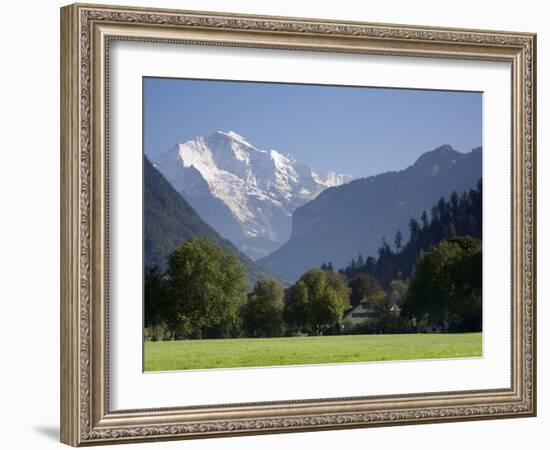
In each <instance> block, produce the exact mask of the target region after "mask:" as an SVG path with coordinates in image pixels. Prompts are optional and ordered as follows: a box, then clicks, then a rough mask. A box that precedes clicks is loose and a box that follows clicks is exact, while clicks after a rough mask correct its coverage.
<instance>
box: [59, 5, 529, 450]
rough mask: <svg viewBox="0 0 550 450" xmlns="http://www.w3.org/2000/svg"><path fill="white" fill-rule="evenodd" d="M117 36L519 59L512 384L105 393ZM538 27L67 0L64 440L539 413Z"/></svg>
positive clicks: (514, 63) (515, 66) (77, 442)
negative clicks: (340, 394) (214, 399)
mask: <svg viewBox="0 0 550 450" xmlns="http://www.w3.org/2000/svg"><path fill="white" fill-rule="evenodd" d="M113 40H137V41H144V42H171V43H183V44H208V45H218V46H237V47H256V48H266V49H287V50H288V49H290V50H301V51H323V52H341V53H360V54H382V55H407V56H415V57H425V58H456V59H467V60H494V61H506V62H509V63H510V64H511V67H512V86H511V93H512V117H511V124H512V148H511V157H512V174H511V175H512V183H511V187H510V188H511V192H512V205H511V208H512V236H511V242H512V267H511V274H512V299H511V301H512V305H511V308H512V325H511V326H512V355H511V370H512V377H511V378H512V383H511V386H510V388H509V389H495V390H484V391H461V392H446V393H420V394H416V393H415V394H412V393H411V394H408V395H394V396H377V397H352V398H340V399H315V400H307V401H301V400H294V401H286V402H264V403H252V404H237V405H213V406H207V407H181V408H173V409H156V410H132V411H112V410H110V408H109V395H108V392H109V391H108V333H107V324H108V298H107V286H108V281H109V280H108V267H107V261H108V259H107V255H108V240H107V227H108V195H107V187H108V182H109V180H108V170H107V167H108V132H109V128H108V110H107V108H106V105H107V99H108V72H107V68H108V57H109V43H110V42H111V41H113ZM535 58H536V35H535V34H531V33H516V32H503V31H485V30H468V29H447V28H435V27H419V26H405V25H388V24H377V23H360V22H336V21H329V20H314V19H301V18H288V17H266V16H250V15H243V14H227V13H211V12H196V11H177V10H166V9H144V8H131V7H115V6H107V5H86V4H74V5H70V6H66V7H63V8H62V9H61V441H62V442H64V443H66V444H70V445H73V446H81V445H97V444H109V443H122V442H136V441H150V440H163V439H182V438H204V437H215V436H234V435H248V434H261V433H279V432H297V431H313V430H326V429H342V428H353V427H367V426H385V425H399V424H420V423H433V422H447V421H458V420H476V419H478V420H479V419H496V418H504V417H529V416H534V415H535V414H536V335H535V332H536V328H535V325H536V316H535V314H536V311H535V298H536V292H535V289H536V282H535V281H536V280H535V276H536V272H535V270H536V267H535V261H536V211H535V204H536V196H535V189H536V185H535V182H536V181H535V180H536V172H535V163H536V161H535V146H536V142H535V140H536V131H535V126H536V122H535V106H536V105H535V98H536V92H535V85H536V72H535V70H536V59H535Z"/></svg>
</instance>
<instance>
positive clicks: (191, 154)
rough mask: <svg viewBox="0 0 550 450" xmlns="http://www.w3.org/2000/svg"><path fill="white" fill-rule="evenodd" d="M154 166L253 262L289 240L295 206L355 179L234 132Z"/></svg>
mask: <svg viewBox="0 0 550 450" xmlns="http://www.w3.org/2000/svg"><path fill="white" fill-rule="evenodd" d="M153 163H154V165H155V167H156V168H157V169H158V170H159V171H160V172H161V173H162V174H163V175H164V177H165V178H166V179H167V180H168V181H169V182H170V184H171V185H172V187H173V188H174V189H175V190H176V191H177V192H179V193H180V194H181V195H182V196H183V197H185V199H186V200H187V201H188V202H189V203H190V205H191V206H192V207H193V208H194V209H195V210H196V211H197V213H198V214H199V215H200V217H201V218H202V219H203V220H204V221H205V222H207V223H208V224H209V225H211V226H212V227H213V228H214V229H215V230H216V231H217V232H218V233H219V234H220V235H221V236H223V237H224V238H226V239H229V240H230V241H231V242H233V243H234V244H235V245H236V246H237V247H238V248H239V249H240V250H241V251H243V252H244V253H246V254H247V255H248V256H250V257H251V258H252V259H256V258H260V257H265V256H267V255H268V254H270V253H272V252H273V251H275V250H276V249H278V248H279V247H280V246H281V245H282V244H284V243H285V242H287V241H288V239H289V237H290V234H291V228H292V213H293V212H294V211H295V210H296V209H297V208H299V207H300V206H302V205H304V204H305V203H307V202H309V201H311V200H313V199H314V198H315V197H317V196H318V195H319V194H320V193H321V192H323V191H324V190H325V189H327V188H330V187H333V186H338V185H341V184H343V183H346V182H348V181H350V180H351V177H350V176H346V175H340V174H336V173H334V172H329V173H327V174H320V173H318V172H316V171H315V170H314V169H312V168H311V167H309V166H308V165H306V164H303V163H300V162H298V161H296V160H295V159H294V158H293V157H292V156H290V155H285V154H283V153H280V152H279V151H277V150H273V149H270V150H263V149H259V148H257V147H255V146H254V145H252V144H251V143H250V142H249V141H248V140H246V139H245V138H244V137H242V136H240V135H239V134H237V133H235V132H233V131H229V132H223V131H218V132H215V133H213V134H212V135H210V136H208V137H201V136H199V137H196V138H194V139H191V140H189V141H186V142H183V143H179V144H177V145H176V146H174V147H173V148H172V149H170V150H168V151H166V152H165V153H163V154H161V155H160V156H158V157H157V158H155V159H154V161H153Z"/></svg>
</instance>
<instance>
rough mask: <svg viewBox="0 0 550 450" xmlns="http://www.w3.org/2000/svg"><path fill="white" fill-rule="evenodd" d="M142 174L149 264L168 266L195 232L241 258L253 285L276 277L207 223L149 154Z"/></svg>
mask: <svg viewBox="0 0 550 450" xmlns="http://www.w3.org/2000/svg"><path fill="white" fill-rule="evenodd" d="M143 174H144V183H143V185H144V190H143V194H144V211H143V219H144V220H143V226H144V245H143V253H144V263H145V265H146V266H148V267H152V266H155V265H156V266H159V267H160V268H161V269H163V270H164V269H166V264H167V261H168V256H169V255H170V254H171V253H172V252H173V251H174V250H175V249H176V248H177V247H178V246H179V245H181V244H182V243H184V242H185V241H186V240H188V239H189V238H191V237H193V236H203V237H206V238H208V239H209V240H210V241H211V242H213V243H214V244H216V245H218V246H219V247H221V248H223V249H224V250H225V251H226V252H227V253H230V254H232V255H234V256H236V257H237V259H239V262H240V263H241V264H242V265H243V266H244V268H245V269H246V272H247V277H248V281H249V282H250V284H251V285H252V284H254V283H255V282H256V281H258V280H260V279H262V278H270V277H273V276H272V275H271V274H270V273H269V272H268V271H266V270H265V269H262V268H260V267H258V266H257V265H256V264H254V263H253V262H252V260H251V259H250V258H249V257H248V256H246V255H245V254H243V253H242V252H240V251H239V250H238V249H237V248H236V247H235V246H234V245H233V244H232V243H231V242H229V241H228V240H227V239H224V238H222V237H221V236H220V235H219V234H218V233H217V232H216V231H215V230H214V229H213V228H212V227H211V226H210V225H208V224H206V223H205V222H204V221H203V220H202V219H201V218H200V217H199V215H198V214H197V213H196V212H195V210H194V209H193V207H192V206H191V205H189V203H187V202H186V201H185V199H184V198H183V197H182V196H181V195H180V194H179V193H178V192H176V191H175V190H174V188H173V187H172V186H171V185H170V183H169V182H168V181H167V180H166V179H165V178H164V177H163V176H162V175H161V174H160V172H159V171H158V170H157V169H156V168H155V167H154V166H153V165H152V164H151V163H150V162H149V160H148V159H147V158H144V161H143Z"/></svg>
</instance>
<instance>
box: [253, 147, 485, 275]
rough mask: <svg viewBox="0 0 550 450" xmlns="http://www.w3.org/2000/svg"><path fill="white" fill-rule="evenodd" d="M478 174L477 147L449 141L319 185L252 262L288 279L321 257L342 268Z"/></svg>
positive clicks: (371, 253)
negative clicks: (410, 159) (370, 172)
mask: <svg viewBox="0 0 550 450" xmlns="http://www.w3.org/2000/svg"><path fill="white" fill-rule="evenodd" d="M481 177H482V151H481V148H476V149H474V150H472V151H471V152H469V153H460V152H458V151H456V150H454V149H453V148H452V147H451V146H449V145H444V146H441V147H439V148H437V149H435V150H433V151H430V152H427V153H424V154H423V155H422V156H420V157H419V158H418V160H417V161H416V162H415V163H414V164H413V165H412V166H410V167H408V168H406V169H405V170H402V171H395V172H387V173H383V174H380V175H376V176H371V177H368V178H362V179H356V180H353V181H351V182H349V183H346V184H343V185H341V186H336V187H331V188H328V189H325V190H324V191H323V192H322V193H320V194H319V195H318V196H317V197H316V198H315V199H313V200H311V201H310V202H308V203H306V204H304V205H302V206H301V207H299V208H297V209H296V210H295V211H294V213H293V216H292V232H291V235H290V239H289V240H288V242H287V243H285V244H284V245H283V246H282V247H280V248H279V249H277V250H276V251H274V252H273V253H271V254H270V255H268V256H267V257H264V258H261V259H259V260H258V261H256V262H257V264H259V265H261V266H262V267H264V268H266V269H268V270H269V271H271V272H273V273H275V274H277V275H279V276H281V277H283V278H285V279H287V280H289V281H292V282H293V281H295V280H296V279H297V278H298V277H299V276H300V275H301V274H302V273H304V272H305V271H307V270H308V269H310V268H312V267H319V266H320V265H321V264H322V263H323V262H328V261H330V262H332V264H333V266H334V267H335V268H339V267H343V266H344V265H345V264H347V263H348V262H349V261H350V260H351V259H352V258H353V257H356V256H357V254H358V252H361V253H362V254H363V255H365V256H375V255H376V251H377V249H378V248H379V246H380V244H381V242H382V239H383V238H385V239H386V240H387V241H388V243H389V244H392V243H393V238H394V236H395V234H396V232H397V230H401V232H402V233H403V234H404V235H406V234H408V222H409V220H410V219H411V218H413V217H414V218H418V217H420V215H421V214H422V212H423V211H424V210H427V212H428V213H429V212H430V208H431V207H432V206H433V205H434V204H435V203H436V202H437V201H438V200H439V198H441V197H446V196H448V195H449V194H451V193H452V192H453V191H457V192H458V193H459V194H460V193H462V192H463V191H465V190H468V189H470V188H473V187H474V186H475V185H476V183H477V181H478V180H479V179H480V178H481Z"/></svg>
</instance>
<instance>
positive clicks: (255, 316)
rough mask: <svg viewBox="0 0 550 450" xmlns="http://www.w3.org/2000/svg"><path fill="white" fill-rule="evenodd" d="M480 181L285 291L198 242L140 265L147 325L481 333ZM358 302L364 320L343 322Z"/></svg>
mask: <svg viewBox="0 0 550 450" xmlns="http://www.w3.org/2000/svg"><path fill="white" fill-rule="evenodd" d="M481 189H482V185H481V181H480V182H479V183H478V184H477V187H476V189H472V190H470V191H469V192H465V193H464V194H463V195H462V196H461V197H459V196H458V195H457V194H456V193H455V192H453V194H451V196H450V198H449V200H448V201H446V200H445V199H441V200H440V201H439V202H438V203H437V204H436V205H435V206H434V207H433V208H432V211H431V220H428V218H427V214H426V212H424V213H423V214H422V215H421V217H420V223H418V222H417V221H416V220H415V219H411V221H410V223H409V229H410V237H409V240H408V241H407V242H406V243H405V244H403V236H402V234H401V233H400V232H398V233H397V234H396V236H395V242H394V243H395V247H394V249H391V248H390V246H389V245H388V244H387V243H386V242H385V240H384V241H383V242H382V245H381V247H380V249H379V251H378V258H374V257H369V258H367V259H366V260H364V259H363V257H362V255H361V254H359V255H358V257H357V258H356V259H354V260H352V262H351V263H350V264H349V265H347V266H346V267H345V268H343V269H341V270H339V271H336V270H335V269H334V267H333V265H332V263H330V262H327V263H323V264H322V265H321V267H320V268H315V269H311V270H309V271H308V272H306V273H305V274H303V275H302V276H301V277H300V279H299V280H298V281H297V282H296V283H295V284H294V285H292V286H290V287H289V288H287V289H285V288H284V287H283V285H282V284H281V282H280V281H278V280H276V279H263V280H260V281H258V282H257V283H256V284H255V285H254V286H253V289H252V290H251V291H250V292H248V291H249V287H248V285H247V282H246V274H245V269H244V268H243V266H242V265H241V264H240V263H239V261H238V260H237V258H235V257H234V256H233V255H230V254H228V253H226V252H225V251H224V250H223V249H221V248H220V247H218V246H217V245H216V244H214V243H212V242H211V241H209V240H208V239H206V238H203V237H194V238H191V239H189V240H188V241H186V242H185V243H184V244H182V245H181V246H180V247H178V248H177V249H176V250H175V251H174V252H173V253H172V254H171V255H170V257H169V259H168V264H167V266H168V268H167V269H166V271H164V272H163V271H161V270H160V269H159V268H157V267H154V268H145V274H144V296H145V311H144V312H145V314H144V321H145V327H146V330H147V333H148V337H149V338H151V339H181V338H208V337H218V338H219V337H241V336H246V337H275V336H285V335H286V336H294V335H317V336H318V335H323V334H334V333H380V332H385V333H398V332H399V333H402V332H417V331H426V330H430V329H439V330H445V331H479V330H481V270H482V269H481V262H482V251H481V241H480V240H479V239H478V238H480V237H481V231H482V229H481ZM360 304H361V305H364V308H365V309H366V310H367V311H368V312H369V320H366V321H364V322H363V323H359V324H358V323H356V322H354V321H352V320H350V319H348V320H345V319H344V317H345V313H346V312H347V311H350V310H351V308H354V307H357V306H358V305H360Z"/></svg>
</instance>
